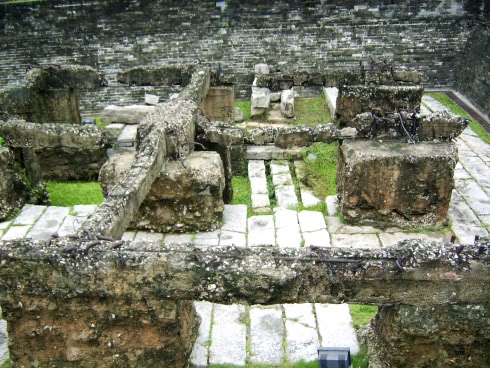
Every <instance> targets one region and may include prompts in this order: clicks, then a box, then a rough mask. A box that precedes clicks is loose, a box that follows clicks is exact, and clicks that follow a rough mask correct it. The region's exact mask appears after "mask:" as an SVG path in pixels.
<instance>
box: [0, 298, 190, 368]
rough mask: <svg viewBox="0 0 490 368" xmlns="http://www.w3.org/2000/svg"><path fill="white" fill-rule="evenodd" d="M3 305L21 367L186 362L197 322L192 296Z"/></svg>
mask: <svg viewBox="0 0 490 368" xmlns="http://www.w3.org/2000/svg"><path fill="white" fill-rule="evenodd" d="M4 302H5V300H4ZM2 308H3V312H4V318H5V319H6V320H7V324H8V332H9V348H10V357H11V359H12V362H13V365H14V367H22V368H27V367H46V368H47V367H49V368H53V367H59V368H61V367H63V368H72V367H73V368H75V367H77V368H78V367H84V368H85V367H87V368H88V367H100V368H107V367H111V368H112V367H113V368H116V367H117V368H121V367H135V368H136V367H138V368H141V367H145V368H152V367H155V368H156V367H158V368H161V367H170V368H184V367H187V360H188V358H189V355H190V353H191V350H192V347H193V344H194V341H195V339H196V337H197V330H198V325H199V317H198V316H197V314H196V312H195V309H194V306H193V303H192V302H190V301H174V300H156V299H146V300H129V299H128V300H114V299H105V298H102V297H95V296H94V297H90V298H74V299H67V300H60V299H54V298H49V297H44V296H43V297H31V296H21V297H19V298H15V299H8V301H7V302H6V303H5V304H3V305H2Z"/></svg>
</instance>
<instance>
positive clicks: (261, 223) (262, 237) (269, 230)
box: [248, 216, 276, 247]
mask: <svg viewBox="0 0 490 368" xmlns="http://www.w3.org/2000/svg"><path fill="white" fill-rule="evenodd" d="M274 245H276V235H275V230H274V217H273V216H252V217H250V218H249V219H248V246H249V247H258V246H274Z"/></svg>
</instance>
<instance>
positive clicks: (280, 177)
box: [272, 173, 293, 187]
mask: <svg viewBox="0 0 490 368" xmlns="http://www.w3.org/2000/svg"><path fill="white" fill-rule="evenodd" d="M272 184H273V185H274V186H275V187H277V186H279V185H293V178H292V177H291V174H290V173H280V174H273V175H272Z"/></svg>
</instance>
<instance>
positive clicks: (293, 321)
mask: <svg viewBox="0 0 490 368" xmlns="http://www.w3.org/2000/svg"><path fill="white" fill-rule="evenodd" d="M283 308H284V313H285V316H286V322H285V325H286V356H287V359H288V361H290V362H298V361H305V362H309V361H315V360H316V359H318V352H317V349H318V347H319V346H320V342H319V340H318V331H317V327H316V321H315V316H314V314H313V305H312V304H284V305H283Z"/></svg>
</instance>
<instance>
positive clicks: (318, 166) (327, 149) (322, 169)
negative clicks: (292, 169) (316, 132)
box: [303, 143, 337, 199]
mask: <svg viewBox="0 0 490 368" xmlns="http://www.w3.org/2000/svg"><path fill="white" fill-rule="evenodd" d="M310 153H311V154H314V155H316V156H317V159H316V160H309V159H308V158H307V157H308V155H309V154H310ZM303 160H304V162H305V177H306V181H307V183H306V184H307V185H308V186H309V187H310V188H312V189H313V191H314V193H315V194H316V195H317V197H319V198H320V199H323V198H325V197H326V196H328V195H334V194H335V192H336V187H335V185H336V179H337V143H315V144H313V145H311V146H309V147H306V148H305V149H303Z"/></svg>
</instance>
